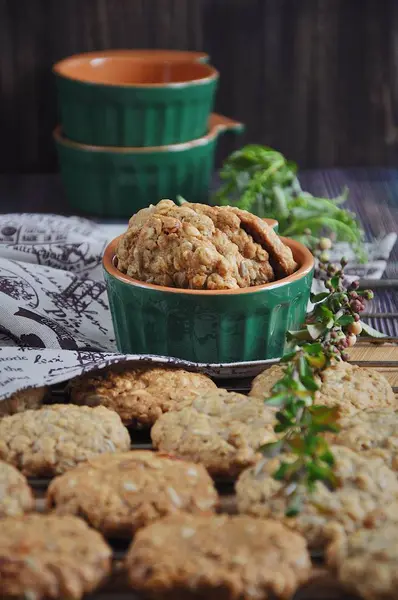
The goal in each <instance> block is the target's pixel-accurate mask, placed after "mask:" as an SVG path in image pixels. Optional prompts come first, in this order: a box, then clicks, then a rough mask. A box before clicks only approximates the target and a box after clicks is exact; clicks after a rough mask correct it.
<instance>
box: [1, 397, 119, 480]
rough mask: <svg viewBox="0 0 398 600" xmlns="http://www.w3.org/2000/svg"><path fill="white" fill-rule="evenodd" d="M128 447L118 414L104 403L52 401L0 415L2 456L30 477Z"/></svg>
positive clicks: (59, 470)
mask: <svg viewBox="0 0 398 600" xmlns="http://www.w3.org/2000/svg"><path fill="white" fill-rule="evenodd" d="M129 447H130V436H129V433H128V431H127V429H126V428H125V427H124V425H123V424H122V422H121V420H120V417H119V415H117V414H116V413H115V412H113V411H111V410H108V409H107V408H105V407H103V406H98V407H96V408H90V407H88V406H74V405H68V404H54V405H51V406H46V407H43V408H40V409H39V410H27V411H25V412H22V413H18V414H16V415H11V416H9V417H4V418H3V419H1V420H0V459H2V460H4V461H5V462H8V463H10V464H13V465H14V466H16V467H17V468H18V469H19V470H20V471H22V473H24V474H25V475H28V476H29V475H30V476H33V477H40V476H41V477H51V476H52V475H58V474H60V473H63V472H65V471H67V470H68V469H71V468H72V467H75V466H76V465H77V464H78V463H80V462H84V461H85V460H87V459H88V458H90V457H91V456H95V455H97V454H102V453H104V452H116V451H117V450H128V449H129Z"/></svg>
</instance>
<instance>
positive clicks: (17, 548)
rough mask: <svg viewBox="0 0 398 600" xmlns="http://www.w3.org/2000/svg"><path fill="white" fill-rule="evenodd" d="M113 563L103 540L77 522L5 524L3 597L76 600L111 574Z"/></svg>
mask: <svg viewBox="0 0 398 600" xmlns="http://www.w3.org/2000/svg"><path fill="white" fill-rule="evenodd" d="M111 557H112V552H111V549H110V548H109V547H108V545H107V544H106V543H105V542H104V540H103V539H102V537H101V535H100V534H99V533H97V532H96V531H93V530H92V529H90V528H89V527H88V526H87V525H86V524H85V523H84V522H83V521H81V520H80V519H77V518H76V517H58V516H53V515H29V516H25V517H19V518H10V517H9V518H6V519H3V520H1V521H0V582H1V597H2V598H26V599H29V600H30V599H32V600H33V599H34V600H49V599H54V600H57V599H58V598H68V599H70V600H80V598H82V597H83V595H85V594H86V593H89V592H91V591H93V590H94V589H96V588H97V587H98V586H99V585H100V584H101V582H102V581H103V579H104V578H105V577H106V576H107V575H108V574H109V572H110V568H111Z"/></svg>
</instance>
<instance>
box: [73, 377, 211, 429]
mask: <svg viewBox="0 0 398 600" xmlns="http://www.w3.org/2000/svg"><path fill="white" fill-rule="evenodd" d="M69 389H70V396H71V401H72V402H74V403H75V404H86V405H89V406H96V405H102V406H106V407H107V408H109V409H111V410H114V411H116V412H117V413H118V414H119V415H120V417H121V419H122V421H123V423H124V424H125V425H146V426H148V425H152V424H153V423H155V421H156V420H157V419H158V418H159V417H160V415H162V414H163V413H165V412H168V411H169V410H177V409H178V408H179V405H180V404H181V402H183V401H186V400H190V399H193V398H195V397H196V396H197V395H198V394H201V393H203V392H206V391H207V390H212V389H217V386H216V384H215V383H213V381H212V380H211V379H210V378H209V377H206V375H202V374H201V373H190V372H188V371H185V370H184V369H162V368H133V367H131V366H128V365H124V366H118V367H113V368H107V369H103V370H101V371H98V372H96V373H88V374H86V375H83V376H81V377H77V378H76V379H74V380H72V381H71V382H70V386H69Z"/></svg>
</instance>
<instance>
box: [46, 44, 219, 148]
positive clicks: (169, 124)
mask: <svg viewBox="0 0 398 600" xmlns="http://www.w3.org/2000/svg"><path fill="white" fill-rule="evenodd" d="M184 54H185V53H181V61H178V60H177V57H178V53H175V55H170V53H169V55H168V54H167V53H163V54H162V53H160V54H154V55H153V57H152V58H150V57H148V56H144V57H140V56H139V55H138V56H137V52H136V51H128V50H124V51H111V52H108V53H104V52H101V53H98V54H93V53H89V54H80V55H76V56H71V57H70V58H66V59H64V60H62V61H60V62H58V63H57V64H56V65H54V67H53V71H54V73H55V75H56V83H57V89H58V99H59V106H60V112H61V121H62V127H63V130H64V132H65V135H66V137H68V138H69V139H71V140H74V141H75V142H80V143H82V144H92V145H97V146H122V147H128V146H137V147H140V146H165V145H167V144H179V143H182V142H188V141H190V140H193V139H196V138H198V137H201V136H203V135H205V133H206V128H207V121H208V118H209V115H210V113H211V112H212V110H213V104H214V96H215V93H216V88H217V83H218V72H217V71H216V69H215V68H214V67H212V66H210V65H209V64H207V63H204V62H201V61H198V60H193V59H192V58H191V59H190V60H189V59H188V60H187V59H186V58H184ZM170 56H172V57H170ZM199 56H200V55H199ZM202 56H203V55H202ZM182 61H183V62H182Z"/></svg>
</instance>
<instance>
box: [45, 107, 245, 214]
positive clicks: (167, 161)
mask: <svg viewBox="0 0 398 600" xmlns="http://www.w3.org/2000/svg"><path fill="white" fill-rule="evenodd" d="M242 129H243V125H242V124H241V123H237V122H236V121H232V120H231V119H228V118H227V117H223V116H221V115H216V114H213V115H212V116H211V118H210V123H209V130H208V133H207V135H205V136H203V137H201V138H198V139H196V140H193V141H191V142H189V143H185V144H175V145H172V146H159V147H155V148H107V147H101V146H88V145H85V144H78V143H77V142H72V141H71V140H69V139H67V138H66V137H65V136H64V135H63V134H62V131H61V129H60V128H59V127H58V128H57V129H56V130H55V132H54V137H55V141H56V145H57V150H58V158H59V164H60V169H61V175H62V179H63V183H64V186H65V190H66V195H67V197H68V200H69V204H70V205H71V207H72V208H73V209H74V210H75V211H76V212H79V213H86V214H90V215H95V216H101V217H130V216H131V215H132V214H133V213H135V212H137V211H138V210H140V209H141V208H144V207H145V206H149V204H151V203H152V202H153V199H154V198H159V199H160V198H170V199H171V200H175V199H176V197H177V196H178V195H181V196H183V197H185V198H189V200H190V201H191V202H207V198H208V193H209V184H210V178H211V175H212V173H213V168H214V152H215V148H216V143H217V138H218V136H219V135H220V134H221V133H223V132H225V131H228V130H231V131H241V130H242Z"/></svg>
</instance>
